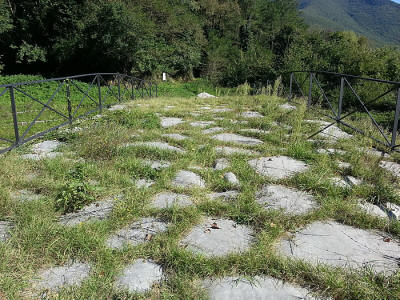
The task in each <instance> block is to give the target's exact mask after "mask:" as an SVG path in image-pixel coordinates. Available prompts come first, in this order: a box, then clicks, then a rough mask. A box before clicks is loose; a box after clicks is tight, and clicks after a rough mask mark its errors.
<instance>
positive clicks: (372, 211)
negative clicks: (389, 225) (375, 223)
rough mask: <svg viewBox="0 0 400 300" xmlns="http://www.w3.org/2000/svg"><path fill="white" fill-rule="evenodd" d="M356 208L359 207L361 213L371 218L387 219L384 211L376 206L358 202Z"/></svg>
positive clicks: (381, 207)
mask: <svg viewBox="0 0 400 300" xmlns="http://www.w3.org/2000/svg"><path fill="white" fill-rule="evenodd" d="M358 207H360V208H361V209H362V210H363V211H365V212H366V213H367V214H369V215H371V216H373V217H378V218H384V219H387V218H388V214H387V213H386V210H385V209H384V207H383V206H378V205H375V204H372V203H370V202H367V201H359V202H358Z"/></svg>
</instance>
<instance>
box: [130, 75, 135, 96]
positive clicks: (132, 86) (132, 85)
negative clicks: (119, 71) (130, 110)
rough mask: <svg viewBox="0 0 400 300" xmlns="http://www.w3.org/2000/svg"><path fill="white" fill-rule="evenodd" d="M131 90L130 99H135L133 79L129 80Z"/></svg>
mask: <svg viewBox="0 0 400 300" xmlns="http://www.w3.org/2000/svg"><path fill="white" fill-rule="evenodd" d="M131 89H132V94H131V99H135V86H134V83H133V79H131Z"/></svg>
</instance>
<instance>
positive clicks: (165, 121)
mask: <svg viewBox="0 0 400 300" xmlns="http://www.w3.org/2000/svg"><path fill="white" fill-rule="evenodd" d="M183 122H184V121H183V120H182V119H181V118H161V127H163V128H169V127H173V126H176V125H179V124H181V123H183Z"/></svg>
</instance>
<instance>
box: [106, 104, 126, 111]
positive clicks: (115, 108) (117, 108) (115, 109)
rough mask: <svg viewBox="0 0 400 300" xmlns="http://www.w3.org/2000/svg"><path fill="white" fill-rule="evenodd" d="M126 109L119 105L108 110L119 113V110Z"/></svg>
mask: <svg viewBox="0 0 400 300" xmlns="http://www.w3.org/2000/svg"><path fill="white" fill-rule="evenodd" d="M125 108H126V106H125V105H121V104H117V105H113V106H111V107H110V108H109V109H108V110H109V111H117V110H124V109H125Z"/></svg>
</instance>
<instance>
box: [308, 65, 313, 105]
mask: <svg viewBox="0 0 400 300" xmlns="http://www.w3.org/2000/svg"><path fill="white" fill-rule="evenodd" d="M312 79H313V73H312V72H310V87H309V90H308V102H307V106H308V107H310V106H311V100H312V86H313V80H312Z"/></svg>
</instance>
